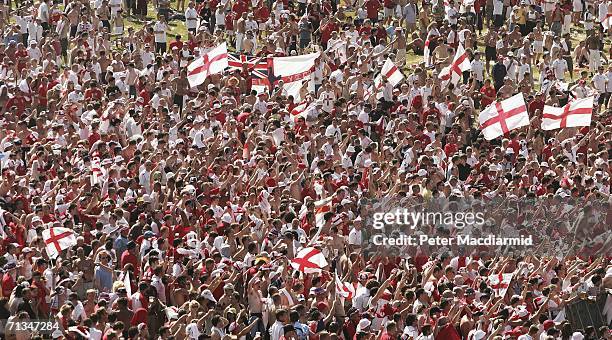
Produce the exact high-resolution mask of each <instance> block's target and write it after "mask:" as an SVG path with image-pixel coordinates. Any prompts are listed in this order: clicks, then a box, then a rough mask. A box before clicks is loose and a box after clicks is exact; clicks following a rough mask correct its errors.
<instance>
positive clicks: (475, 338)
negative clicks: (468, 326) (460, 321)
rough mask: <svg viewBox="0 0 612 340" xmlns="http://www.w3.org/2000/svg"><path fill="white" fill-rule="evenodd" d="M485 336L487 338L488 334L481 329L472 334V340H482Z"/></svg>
mask: <svg viewBox="0 0 612 340" xmlns="http://www.w3.org/2000/svg"><path fill="white" fill-rule="evenodd" d="M485 336H487V333H485V332H484V331H483V330H481V329H479V330H477V331H475V332H474V333H473V334H472V340H482V339H484V338H485Z"/></svg>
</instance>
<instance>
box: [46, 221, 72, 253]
mask: <svg viewBox="0 0 612 340" xmlns="http://www.w3.org/2000/svg"><path fill="white" fill-rule="evenodd" d="M42 236H43V240H44V241H45V245H46V247H47V254H48V255H49V257H51V258H55V257H56V256H57V255H59V253H60V252H61V251H62V250H64V249H67V248H70V247H72V246H74V245H76V244H77V240H76V236H75V235H74V230H72V229H68V228H61V227H57V228H49V229H46V230H43V232H42Z"/></svg>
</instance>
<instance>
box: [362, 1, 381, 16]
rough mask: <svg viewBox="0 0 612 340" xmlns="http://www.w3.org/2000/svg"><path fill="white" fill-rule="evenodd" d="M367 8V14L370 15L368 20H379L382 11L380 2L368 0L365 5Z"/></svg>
mask: <svg viewBox="0 0 612 340" xmlns="http://www.w3.org/2000/svg"><path fill="white" fill-rule="evenodd" d="M364 6H365V8H366V12H367V14H368V19H370V20H372V19H374V20H378V11H380V7H381V4H380V1H378V0H368V1H366V3H365V4H364Z"/></svg>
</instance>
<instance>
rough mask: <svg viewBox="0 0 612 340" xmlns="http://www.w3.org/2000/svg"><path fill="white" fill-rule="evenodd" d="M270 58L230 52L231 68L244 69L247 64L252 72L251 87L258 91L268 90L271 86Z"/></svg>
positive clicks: (229, 62) (229, 63) (229, 61)
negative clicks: (269, 78) (269, 79)
mask: <svg viewBox="0 0 612 340" xmlns="http://www.w3.org/2000/svg"><path fill="white" fill-rule="evenodd" d="M269 60H271V58H258V57H255V56H247V55H244V54H242V55H241V54H236V53H230V54H228V68H229V70H232V71H234V70H237V71H242V69H243V67H244V66H246V67H247V70H248V71H249V73H250V74H251V76H252V78H251V88H252V89H253V90H255V91H257V92H258V93H260V92H264V91H266V89H269V88H270V82H269V81H268V69H269V65H271V64H269Z"/></svg>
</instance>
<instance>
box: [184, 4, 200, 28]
mask: <svg viewBox="0 0 612 340" xmlns="http://www.w3.org/2000/svg"><path fill="white" fill-rule="evenodd" d="M193 19H195V20H193ZM185 26H186V27H187V29H190V28H197V26H198V12H197V11H196V10H195V8H187V10H186V11H185Z"/></svg>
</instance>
